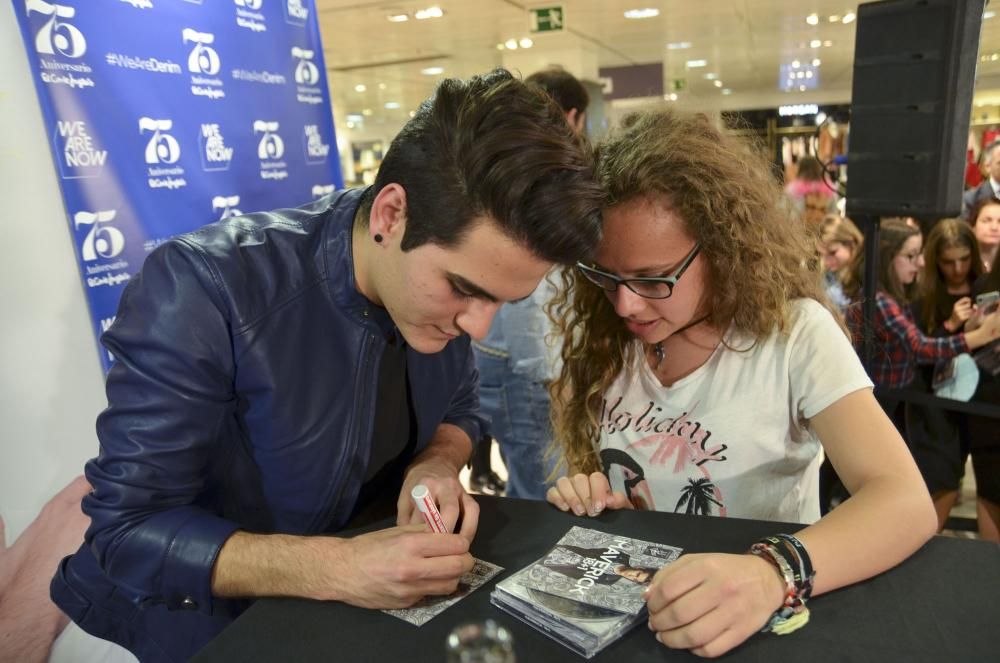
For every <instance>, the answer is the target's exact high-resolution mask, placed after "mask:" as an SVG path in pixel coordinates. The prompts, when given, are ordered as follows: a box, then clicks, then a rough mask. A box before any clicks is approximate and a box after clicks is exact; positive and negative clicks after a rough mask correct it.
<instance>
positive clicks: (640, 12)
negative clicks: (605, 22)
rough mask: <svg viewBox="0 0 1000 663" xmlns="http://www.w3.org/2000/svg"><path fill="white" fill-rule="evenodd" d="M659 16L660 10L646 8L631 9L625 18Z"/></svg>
mask: <svg viewBox="0 0 1000 663" xmlns="http://www.w3.org/2000/svg"><path fill="white" fill-rule="evenodd" d="M659 15H660V10H659V9H654V8H652V7H646V8H645V9H629V10H628V11H626V12H625V18H653V17H654V16H659Z"/></svg>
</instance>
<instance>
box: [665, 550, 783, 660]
mask: <svg viewBox="0 0 1000 663" xmlns="http://www.w3.org/2000/svg"><path fill="white" fill-rule="evenodd" d="M784 591H785V585H784V581H783V580H782V578H781V576H780V575H779V573H778V570H777V569H775V568H774V567H773V566H771V564H770V563H768V562H767V561H765V560H763V559H761V558H760V557H757V556H755V555H750V554H746V555H729V554H722V553H708V554H695V555H684V556H682V557H681V558H680V559H679V560H677V561H676V562H674V563H673V564H669V565H667V566H665V567H663V568H662V569H660V571H659V573H657V574H656V576H655V577H654V578H653V582H652V584H651V585H650V588H649V589H648V590H647V592H646V605H647V606H648V607H649V628H650V630H651V631H653V632H654V633H656V639H657V640H659V641H660V642H661V643H663V644H664V645H666V646H667V647H670V648H672V649H690V650H691V652H692V653H693V654H697V655H698V656H705V657H709V658H714V657H716V656H721V655H722V654H724V653H726V652H727V651H729V650H730V649H732V648H733V647H735V646H737V645H739V644H740V643H742V642H743V641H744V640H746V639H747V638H749V637H750V636H751V635H753V634H754V633H756V632H757V631H759V630H760V629H761V628H762V627H763V626H764V624H766V623H767V620H768V619H770V617H771V615H772V614H773V613H774V611H775V610H777V609H778V608H780V607H781V604H782V602H783V601H784Z"/></svg>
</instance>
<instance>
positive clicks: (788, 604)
mask: <svg viewBox="0 0 1000 663" xmlns="http://www.w3.org/2000/svg"><path fill="white" fill-rule="evenodd" d="M750 552H751V553H752V554H754V555H757V556H758V557H761V558H763V559H764V560H766V561H768V562H770V563H771V565H773V566H774V567H775V568H776V569H777V570H778V573H779V574H781V577H782V579H783V580H784V581H785V601H784V603H783V604H782V605H781V607H780V608H778V609H777V610H776V611H775V612H774V614H773V615H771V618H770V619H768V620H767V624H765V625H764V628H762V629H761V633H776V634H778V635H785V634H786V633H791V632H792V631H795V630H798V629H800V628H802V627H803V626H805V625H806V624H807V623H808V622H809V608H807V607H806V600H807V599H808V598H809V596H810V595H811V594H812V589H813V579H814V578H815V577H816V572H815V571H814V570H813V566H812V560H810V559H809V553H808V552H807V551H806V548H805V546H803V545H802V542H801V541H799V540H798V539H797V538H795V537H794V536H792V535H791V534H775V535H774V536H768V537H765V538H763V539H761V540H760V541H758V542H757V543H755V544H753V545H752V546H751V547H750Z"/></svg>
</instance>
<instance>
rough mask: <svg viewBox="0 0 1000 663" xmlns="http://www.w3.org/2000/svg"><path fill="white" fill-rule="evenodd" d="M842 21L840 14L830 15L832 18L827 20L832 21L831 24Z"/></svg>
mask: <svg viewBox="0 0 1000 663" xmlns="http://www.w3.org/2000/svg"><path fill="white" fill-rule="evenodd" d="M840 19H841V16H840V14H830V17H829V18H828V19H826V20H828V21H830V22H831V23H837V22H839V21H840Z"/></svg>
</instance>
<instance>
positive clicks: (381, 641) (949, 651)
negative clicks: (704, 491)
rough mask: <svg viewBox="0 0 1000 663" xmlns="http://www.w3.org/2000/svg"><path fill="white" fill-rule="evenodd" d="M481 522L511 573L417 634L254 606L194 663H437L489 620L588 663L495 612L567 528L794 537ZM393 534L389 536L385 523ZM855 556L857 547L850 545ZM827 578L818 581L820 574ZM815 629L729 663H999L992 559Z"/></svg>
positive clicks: (898, 571) (934, 554) (523, 650)
mask: <svg viewBox="0 0 1000 663" xmlns="http://www.w3.org/2000/svg"><path fill="white" fill-rule="evenodd" d="M477 499H478V501H479V504H480V506H481V509H482V512H481V516H480V521H479V532H478V534H477V536H476V540H475V542H474V543H473V545H472V553H473V554H474V555H475V556H476V557H479V558H480V559H484V560H486V561H489V562H493V563H495V564H499V565H500V566H503V567H504V568H505V571H504V573H501V574H500V575H498V576H497V577H496V578H494V579H493V581H491V582H489V583H487V584H485V585H483V586H482V587H481V588H479V589H478V590H476V591H475V592H473V593H472V594H470V595H469V596H467V597H465V598H464V599H462V600H461V601H459V602H458V603H456V604H455V605H453V606H451V607H450V608H448V609H447V610H446V611H445V612H443V613H441V614H440V615H438V616H437V617H435V618H434V619H432V620H431V621H430V622H428V623H427V624H425V625H424V626H422V627H419V628H418V627H416V626H413V625H411V624H408V623H406V622H404V621H402V620H399V619H396V618H395V617H391V616H389V615H386V614H384V613H381V612H378V611H375V610H362V609H360V608H355V607H352V606H349V605H345V604H341V603H322V602H316V601H308V600H303V599H262V600H260V601H258V602H257V603H256V604H254V606H253V607H251V608H250V609H249V610H247V612H246V613H244V614H243V615H242V616H241V617H240V618H239V619H237V620H236V621H235V622H234V623H233V624H232V625H231V626H230V627H229V628H227V629H226V630H225V631H223V632H222V633H221V634H220V635H219V636H218V637H217V638H216V639H215V640H213V641H212V642H210V643H209V644H208V646H207V647H206V648H205V649H204V650H202V652H200V653H199V655H198V656H197V657H196V658H195V659H194V660H195V661H241V662H242V661H296V662H300V661H301V662H308V661H350V662H352V663H353V662H354V661H402V662H405V663H418V662H421V661H427V662H428V663H441V662H442V661H443V660H444V642H445V638H446V636H447V634H448V633H449V632H450V631H451V629H452V628H454V627H455V626H456V625H458V624H459V623H462V622H466V621H470V620H475V619H484V618H487V617H489V618H493V619H495V620H496V621H498V622H500V623H501V624H503V625H504V626H506V627H507V628H508V629H509V630H510V631H511V633H512V634H513V636H514V644H515V648H516V653H517V657H518V661H519V662H520V663H530V662H532V661H546V662H548V661H582V660H583V659H582V658H581V657H579V656H578V655H576V654H575V653H573V652H572V651H570V650H569V649H566V648H564V647H563V646H562V645H560V644H558V643H556V642H554V641H552V640H550V639H549V638H547V637H546V636H544V635H542V634H541V633H539V632H537V631H535V630H534V629H532V628H530V627H529V626H527V625H525V624H522V623H521V622H520V621H518V620H517V619H515V618H514V617H511V616H510V615H508V614H507V613H504V612H501V611H500V610H498V609H497V608H495V607H493V606H492V605H490V602H489V594H490V591H492V589H493V585H494V584H495V582H496V581H497V580H500V579H502V578H504V577H506V576H507V575H508V573H509V572H512V571H514V570H517V569H519V568H521V567H522V566H525V565H527V564H529V563H531V562H533V561H534V560H536V559H537V558H539V557H541V556H542V555H543V554H544V553H545V552H546V551H547V550H548V549H549V548H550V547H551V546H552V545H553V544H554V543H555V542H556V541H557V540H558V539H559V537H561V536H562V535H563V534H564V533H565V532H566V530H568V529H569V528H570V527H571V526H572V525H581V526H585V527H593V528H595V529H600V530H603V531H607V532H611V533H616V534H626V535H629V536H634V537H637V538H642V539H647V540H652V541H660V542H663V543H666V544H670V545H676V546H680V547H682V548H683V549H684V552H710V551H718V552H742V551H745V550H746V549H747V547H748V546H749V544H750V543H752V542H753V541H755V540H756V539H758V538H760V537H762V536H766V535H768V534H773V533H775V532H779V531H784V532H793V531H795V530H796V529H798V528H799V527H800V526H798V525H788V524H777V523H771V522H762V521H754V520H740V519H736V518H709V517H698V516H686V515H680V514H671V513H655V512H634V511H619V512H609V513H605V514H603V515H601V516H600V517H598V518H596V519H588V518H578V517H575V516H573V515H570V514H564V513H561V512H559V511H557V510H556V509H554V508H552V507H550V506H549V505H547V504H544V503H541V502H530V501H524V500H515V499H509V498H495V497H483V496H479V497H477ZM386 525H387V526H388V525H389V523H388V522H387V523H386ZM858 545H861V546H863V545H864V542H863V541H858ZM820 572H822V569H820ZM809 606H810V608H811V610H812V620H811V621H810V623H809V624H808V625H807V626H806V627H805V628H803V629H802V630H800V631H798V632H796V633H793V634H791V635H787V636H780V637H779V636H775V635H770V634H766V635H762V634H758V635H755V636H754V637H752V638H751V639H750V640H748V641H747V642H745V643H744V644H743V645H741V646H740V647H738V648H737V649H735V650H733V651H732V652H730V653H729V654H728V655H726V657H725V659H724V660H729V661H757V662H760V663H778V662H785V661H787V662H794V661H808V662H810V663H811V662H816V661H820V662H822V661H878V662H879V663H882V662H885V661H891V662H894V661H905V662H907V663H914V662H919V661H927V662H928V663H930V662H933V663H941V662H950V661H976V662H978V661H997V660H1000V546H997V545H995V544H992V543H987V542H983V541H971V540H962V539H950V538H944V537H935V538H934V539H932V540H931V541H930V542H929V543H928V544H927V545H925V546H924V547H923V548H921V549H920V550H919V551H917V553H916V554H915V555H914V556H913V557H911V558H910V559H908V560H907V561H905V562H903V564H901V565H899V566H898V567H896V568H895V569H892V570H890V571H888V572H887V573H884V574H882V575H881V576H878V577H877V578H873V579H871V580H868V581H866V582H863V583H860V584H857V585H853V586H851V587H846V588H843V589H840V590H838V591H835V592H830V593H827V594H824V595H823V596H819V597H816V598H814V599H813V600H812V601H810V603H809ZM592 660H594V661H615V662H616V663H624V662H626V661H627V662H629V663H632V662H633V661H682V660H692V661H693V660H702V659H698V658H697V657H696V656H694V655H693V654H690V653H688V652H686V651H673V650H669V649H667V648H666V647H663V646H662V645H660V644H659V643H658V642H656V640H654V639H653V636H652V634H651V633H650V632H649V630H648V629H646V628H645V626H644V625H640V626H639V627H637V628H636V629H635V630H633V631H631V632H630V633H629V634H627V635H626V636H625V637H624V638H622V639H621V640H619V641H618V642H615V643H613V644H611V645H610V646H608V648H607V649H605V650H604V651H603V652H601V653H600V654H599V655H597V656H596V657H594V659H592Z"/></svg>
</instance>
